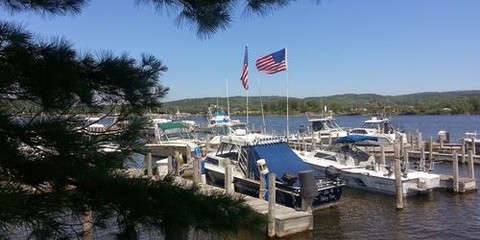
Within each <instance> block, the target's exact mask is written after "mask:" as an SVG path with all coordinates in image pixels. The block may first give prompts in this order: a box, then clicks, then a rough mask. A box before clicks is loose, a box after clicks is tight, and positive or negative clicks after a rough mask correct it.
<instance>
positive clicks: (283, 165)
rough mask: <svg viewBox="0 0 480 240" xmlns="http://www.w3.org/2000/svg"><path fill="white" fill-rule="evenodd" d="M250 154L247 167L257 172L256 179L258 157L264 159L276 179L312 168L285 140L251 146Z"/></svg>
mask: <svg viewBox="0 0 480 240" xmlns="http://www.w3.org/2000/svg"><path fill="white" fill-rule="evenodd" d="M250 154H251V155H250V156H249V157H250V161H249V164H250V166H249V168H250V170H251V171H252V170H253V172H255V173H256V174H255V175H257V174H258V175H257V176H255V177H256V178H257V179H259V178H260V173H259V172H258V169H257V166H256V163H257V160H258V159H265V162H266V163H267V167H268V170H269V172H271V173H275V174H276V176H277V180H278V181H282V177H283V175H284V174H290V175H292V176H295V177H298V172H300V171H306V170H312V168H310V167H309V166H308V165H307V164H306V163H304V162H303V161H302V159H300V157H298V156H297V154H295V153H294V152H293V151H292V149H291V148H290V147H289V146H288V145H287V144H286V143H285V142H277V143H270V144H265V145H256V146H253V147H252V151H250ZM255 169H256V171H255Z"/></svg>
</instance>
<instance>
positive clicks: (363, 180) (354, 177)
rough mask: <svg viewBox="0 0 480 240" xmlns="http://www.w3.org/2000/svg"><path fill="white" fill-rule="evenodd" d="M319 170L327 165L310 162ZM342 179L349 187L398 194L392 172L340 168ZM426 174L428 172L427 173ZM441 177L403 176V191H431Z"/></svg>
mask: <svg viewBox="0 0 480 240" xmlns="http://www.w3.org/2000/svg"><path fill="white" fill-rule="evenodd" d="M308 164H309V165H310V166H312V167H313V168H315V169H316V170H318V171H325V168H326V167H323V166H319V165H315V164H311V163H308ZM340 170H341V174H342V179H344V180H345V185H346V186H347V187H351V188H356V189H360V190H366V191H370V192H377V193H382V194H388V195H396V193H397V191H396V187H395V177H394V174H393V173H391V174H390V175H388V176H385V173H382V172H374V171H371V170H365V169H363V170H362V169H361V168H352V169H340ZM425 174H426V173H425ZM439 185H440V178H436V177H427V178H410V179H409V178H403V177H402V191H403V196H414V195H419V194H425V193H429V192H431V191H432V190H433V189H434V188H437V187H439Z"/></svg>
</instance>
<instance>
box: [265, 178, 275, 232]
mask: <svg viewBox="0 0 480 240" xmlns="http://www.w3.org/2000/svg"><path fill="white" fill-rule="evenodd" d="M268 178H269V179H268V183H269V184H268V189H269V191H268V216H267V217H268V236H269V237H274V236H275V234H276V232H275V228H276V226H275V224H276V222H275V203H276V201H277V200H276V198H275V194H276V193H275V192H276V186H275V182H276V180H275V178H276V176H275V173H270V174H268Z"/></svg>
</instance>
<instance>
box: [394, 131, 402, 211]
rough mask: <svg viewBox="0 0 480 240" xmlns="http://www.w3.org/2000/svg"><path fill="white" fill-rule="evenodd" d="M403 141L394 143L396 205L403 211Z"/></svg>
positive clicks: (396, 140) (397, 140)
mask: <svg viewBox="0 0 480 240" xmlns="http://www.w3.org/2000/svg"><path fill="white" fill-rule="evenodd" d="M400 144H401V141H400V140H399V139H395V142H394V145H393V146H394V159H395V160H394V161H395V190H396V203H397V209H403V186H402V185H403V184H402V173H401V166H400V161H401V160H400V156H401V152H400V151H401V146H400Z"/></svg>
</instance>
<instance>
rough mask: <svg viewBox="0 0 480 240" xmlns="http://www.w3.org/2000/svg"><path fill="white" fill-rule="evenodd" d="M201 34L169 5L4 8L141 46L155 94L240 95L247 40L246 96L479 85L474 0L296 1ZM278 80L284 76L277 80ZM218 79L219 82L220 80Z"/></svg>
mask: <svg viewBox="0 0 480 240" xmlns="http://www.w3.org/2000/svg"><path fill="white" fill-rule="evenodd" d="M238 8H239V9H238V11H237V13H238V14H237V15H235V17H234V22H233V23H232V24H231V25H230V27H229V28H228V29H226V30H222V31H219V32H218V33H217V34H215V35H214V36H213V38H211V39H206V40H202V39H199V38H198V37H197V35H196V32H195V31H194V29H192V28H191V27H190V26H188V25H184V26H180V27H179V26H178V25H177V23H176V20H175V18H176V13H175V12H171V13H168V12H162V13H158V12H155V11H154V10H153V9H151V8H150V7H147V6H144V5H136V4H135V1H134V0H123V1H118V0H101V1H100V0H94V1H92V2H90V4H89V5H88V6H87V7H86V8H84V9H83V13H82V14H80V15H75V16H46V17H45V16H40V15H38V14H34V13H24V14H15V15H11V14H10V13H8V12H6V11H4V10H3V9H1V10H0V16H1V17H0V19H2V20H8V21H14V22H17V23H21V24H23V25H24V26H25V27H26V28H27V29H28V30H30V31H31V32H33V33H34V34H36V35H37V36H38V37H39V38H41V39H47V40H48V39H52V38H54V37H64V38H65V39H67V40H69V41H70V42H71V43H72V44H73V45H74V48H76V49H78V50H80V51H82V52H85V51H90V52H93V53H95V52H101V51H104V50H108V51H113V52H114V53H117V54H122V53H128V54H130V55H131V56H133V57H136V58H139V57H140V54H141V53H149V54H152V55H154V56H156V57H157V58H159V59H161V60H162V62H163V63H164V64H165V65H167V66H168V68H169V70H168V72H166V73H165V74H164V75H163V76H162V77H161V83H162V84H163V85H166V86H168V87H170V89H171V90H170V93H169V96H168V97H167V98H166V99H165V101H172V100H178V99H184V98H201V97H226V96H227V95H228V96H245V95H246V92H245V91H244V90H243V88H242V85H241V83H240V75H241V70H242V64H243V55H244V48H245V45H248V47H249V58H250V62H249V64H250V74H249V75H250V78H249V80H250V92H249V95H250V96H258V95H262V96H270V95H278V96H285V95H286V94H287V89H288V95H289V96H290V97H300V98H304V97H315V96H330V95H335V94H344V93H376V94H381V95H401V94H409V93H416V92H424V91H455V90H472V89H476V90H478V89H480V14H479V12H480V1H477V0H463V1H454V0H422V1H415V0H407V1H399V0H397V1H393V0H362V1H359V0H329V1H323V2H322V3H321V4H318V5H317V4H315V1H297V2H293V3H292V4H291V5H290V6H288V7H285V8H282V9H279V10H277V11H274V12H272V13H271V14H269V15H267V16H266V17H259V16H248V17H245V16H244V15H243V14H242V12H243V8H244V6H243V5H238ZM282 48H287V50H288V64H289V65H288V71H287V72H281V73H277V74H274V75H265V74H262V73H260V72H258V71H257V70H256V68H255V60H256V59H257V58H259V57H262V56H264V55H266V54H269V53H272V52H275V51H278V50H280V49H282ZM287 83H288V84H287ZM227 86H228V87H227Z"/></svg>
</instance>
